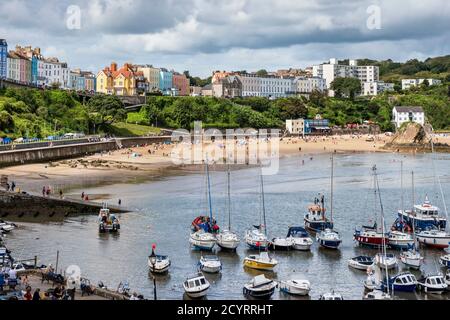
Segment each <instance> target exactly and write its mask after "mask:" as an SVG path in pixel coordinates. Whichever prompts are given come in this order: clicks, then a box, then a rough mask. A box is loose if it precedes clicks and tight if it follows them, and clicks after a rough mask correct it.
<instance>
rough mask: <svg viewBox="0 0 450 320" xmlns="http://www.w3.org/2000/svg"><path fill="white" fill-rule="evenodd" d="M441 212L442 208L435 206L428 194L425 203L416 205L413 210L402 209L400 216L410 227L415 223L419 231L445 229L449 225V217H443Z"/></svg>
mask: <svg viewBox="0 0 450 320" xmlns="http://www.w3.org/2000/svg"><path fill="white" fill-rule="evenodd" d="M439 212H440V209H439V208H438V207H436V206H433V205H432V204H431V202H430V200H429V199H428V196H427V195H426V196H425V201H424V202H423V204H421V205H414V208H413V209H412V210H404V211H402V210H400V211H399V212H398V217H399V218H400V219H403V221H405V222H406V223H407V224H408V225H409V226H410V228H412V226H413V225H414V228H415V229H416V230H418V231H420V230H427V229H430V228H437V229H439V230H443V229H445V228H446V226H447V219H446V218H444V217H442V216H441V215H440V213H439Z"/></svg>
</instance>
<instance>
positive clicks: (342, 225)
mask: <svg viewBox="0 0 450 320" xmlns="http://www.w3.org/2000/svg"><path fill="white" fill-rule="evenodd" d="M437 158H438V160H437V161H436V162H435V163H436V172H437V174H438V175H439V176H440V179H441V182H442V186H443V189H444V194H445V197H446V199H450V171H449V168H450V155H438V156H437ZM401 159H403V161H404V172H405V174H404V180H405V182H404V186H405V188H404V189H405V190H404V203H405V206H410V205H411V202H412V194H411V188H410V186H411V179H410V174H409V172H410V171H411V170H414V171H415V173H416V174H415V176H416V195H415V197H416V200H417V202H418V201H419V199H420V201H422V200H423V199H424V197H425V194H426V193H428V195H429V197H430V200H432V201H433V202H434V204H436V205H438V206H439V207H441V208H443V204H442V200H441V198H440V197H439V198H437V197H436V196H437V194H438V190H439V189H438V188H437V186H436V184H435V181H434V178H433V169H432V165H431V161H430V158H429V155H425V156H422V155H420V156H416V157H413V156H407V157H404V156H400V155H393V154H392V155H391V154H355V155H338V156H336V158H335V166H336V169H335V175H336V178H335V203H334V208H335V211H334V212H335V226H336V230H338V231H339V232H340V233H341V234H342V235H343V238H344V241H343V244H342V246H341V247H340V250H338V251H328V250H323V249H321V248H318V246H317V244H314V246H313V248H312V251H311V252H310V253H305V252H297V251H292V252H288V253H278V252H277V253H274V254H273V255H274V256H275V257H276V259H277V260H278V261H279V265H278V266H277V268H276V272H274V273H267V276H268V277H272V278H274V279H289V278H306V279H308V280H309V281H310V282H311V284H312V291H311V299H317V298H318V297H319V296H320V294H323V293H325V292H327V291H330V290H331V289H335V290H336V291H339V292H340V293H342V294H343V296H344V298H345V299H361V298H362V296H363V291H364V290H363V285H362V282H363V281H364V279H365V278H366V273H365V272H363V271H356V270H353V269H350V268H349V267H348V266H347V260H348V259H349V258H351V257H354V256H357V255H361V254H370V255H372V254H373V255H374V254H375V253H376V252H377V251H376V250H370V249H362V248H359V247H358V246H357V245H355V243H354V242H353V239H352V234H353V231H354V229H355V227H359V226H361V224H366V223H369V221H370V220H373V217H374V216H373V212H374V209H373V208H374V200H373V193H371V187H370V186H371V184H370V181H371V176H370V168H371V167H372V165H373V164H376V165H377V167H378V171H379V175H380V178H379V179H380V187H381V195H382V199H383V204H384V208H385V215H386V219H387V221H388V222H389V223H392V222H393V221H394V220H395V214H394V213H395V212H396V210H397V209H400V205H401V204H400V195H401V192H400V190H401V189H400V162H399V161H400V160H401ZM302 160H305V165H302V164H301V162H302ZM258 175H259V170H258V169H244V170H240V171H235V172H233V173H232V202H233V228H234V230H237V231H238V232H239V234H240V235H241V236H242V238H243V235H244V233H245V230H246V229H247V228H249V227H250V226H251V225H252V224H258V223H259V214H260V207H261V206H260V193H259V189H260V185H259V176H258ZM211 179H212V194H213V207H214V212H215V216H216V217H217V219H218V221H219V222H220V224H221V225H224V221H226V217H225V213H226V199H227V197H226V174H225V173H224V172H212V174H211ZM329 185H330V161H329V156H327V155H323V156H316V157H314V159H313V160H312V161H311V160H310V159H309V157H302V158H300V157H292V158H286V159H283V160H282V162H281V168H280V172H279V174H278V175H275V176H268V177H265V190H266V195H265V196H266V208H267V223H268V232H269V237H271V238H272V237H275V236H285V235H286V233H287V230H288V227H289V226H293V225H301V226H302V225H303V215H304V213H305V210H306V208H307V206H308V204H310V202H311V201H312V200H313V199H314V197H315V196H316V195H317V194H318V193H319V192H324V193H325V194H326V195H329V190H330V187H329ZM84 191H86V192H88V193H89V194H95V193H110V194H114V195H117V196H116V198H115V199H114V200H112V201H114V203H115V202H116V201H117V198H118V197H120V198H122V200H123V204H124V205H125V206H127V207H131V208H134V209H135V212H133V213H129V214H125V215H122V216H121V217H120V218H121V224H122V230H121V233H120V235H117V236H112V235H105V236H100V235H99V234H98V232H97V224H96V217H79V218H72V219H69V220H67V221H65V222H64V223H49V224H23V225H22V229H21V230H16V231H15V232H13V233H12V234H11V235H10V236H9V237H8V239H7V245H8V246H9V247H10V248H11V249H12V250H13V251H14V253H15V255H16V256H17V257H18V258H29V257H32V256H34V255H38V256H39V258H40V263H44V264H47V263H53V264H54V263H55V259H56V251H57V250H59V251H60V266H61V267H63V268H65V267H67V266H68V265H71V264H76V265H79V266H80V268H81V270H82V273H83V275H84V276H87V277H88V278H90V279H92V281H93V282H94V283H97V282H98V281H100V280H101V281H103V282H104V283H105V284H106V285H107V286H108V287H109V288H116V287H117V285H118V283H119V282H120V281H123V280H128V281H129V283H130V286H131V287H132V290H135V291H137V292H140V293H142V294H144V295H145V296H146V297H148V298H151V297H152V292H153V291H152V290H153V289H152V288H153V284H152V281H151V280H150V277H149V274H148V266H147V256H148V255H149V254H150V251H151V245H152V243H156V244H157V252H158V253H160V254H168V255H170V257H171V260H172V268H171V270H170V275H168V276H166V277H158V280H157V285H158V294H159V298H163V299H182V298H183V287H182V285H181V284H182V282H183V281H184V280H185V277H186V276H188V275H190V274H193V273H194V272H195V271H196V265H197V262H198V259H199V258H200V255H201V254H200V253H199V252H195V251H192V250H191V248H190V247H189V243H188V238H189V226H190V223H191V222H192V220H193V219H194V218H195V217H196V216H198V215H200V214H207V212H208V211H207V205H206V188H205V177H204V175H201V174H198V175H189V176H181V177H170V178H167V179H165V180H162V181H156V182H149V183H145V184H139V185H115V186H108V187H105V188H96V189H91V190H84ZM80 192H81V191H80ZM449 204H450V203H449ZM442 211H443V210H442ZM389 226H390V225H389ZM217 253H218V255H219V257H220V258H221V260H222V264H223V271H222V274H221V275H217V276H207V277H208V279H209V280H210V282H211V284H212V285H211V289H210V292H209V294H208V299H243V296H242V287H243V285H244V283H246V282H247V281H248V280H249V279H251V278H252V277H253V276H255V275H257V274H258V273H259V272H258V271H248V270H244V268H243V266H242V261H243V258H244V257H245V256H246V254H248V253H249V251H248V250H247V248H246V246H245V244H244V243H241V245H240V247H239V249H238V251H237V253H235V254H233V253H224V252H220V250H218V252H217ZM442 253H443V251H434V250H430V249H427V250H425V251H423V255H424V256H425V258H426V263H425V266H424V267H423V270H424V271H425V272H428V273H429V272H436V271H437V270H440V271H441V269H440V267H439V264H438V258H439V256H440V255H441V254H442ZM419 274H420V273H416V275H417V276H419ZM448 296H449V295H447V296H444V297H441V298H440V297H438V298H439V299H442V298H444V299H445V298H447V297H448ZM399 298H407V299H434V298H436V297H433V296H431V295H430V296H428V297H427V296H425V295H421V294H407V295H404V294H403V295H401V296H399ZM274 299H293V298H292V297H289V296H287V295H284V294H282V293H278V292H276V294H275V295H274Z"/></svg>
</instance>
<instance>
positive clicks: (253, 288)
mask: <svg viewBox="0 0 450 320" xmlns="http://www.w3.org/2000/svg"><path fill="white" fill-rule="evenodd" d="M276 287H277V284H276V282H275V281H273V280H270V279H267V278H266V277H265V276H264V275H263V274H261V275H259V276H256V277H254V278H253V279H252V281H250V282H249V283H246V284H245V285H244V289H243V294H244V296H245V297H247V298H249V297H251V298H255V299H270V297H272V295H273V294H274V292H275V288H276Z"/></svg>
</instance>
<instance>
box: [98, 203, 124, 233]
mask: <svg viewBox="0 0 450 320" xmlns="http://www.w3.org/2000/svg"><path fill="white" fill-rule="evenodd" d="M119 230H120V221H119V219H118V218H117V217H116V215H114V214H112V213H110V211H109V209H108V208H107V207H106V204H104V205H103V208H102V209H100V212H99V214H98V232H100V233H108V232H109V233H117V232H119Z"/></svg>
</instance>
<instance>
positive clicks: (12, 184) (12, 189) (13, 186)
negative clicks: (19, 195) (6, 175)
mask: <svg viewBox="0 0 450 320" xmlns="http://www.w3.org/2000/svg"><path fill="white" fill-rule="evenodd" d="M14 189H16V183H15V182H14V181H13V182H11V191H12V192H14Z"/></svg>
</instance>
